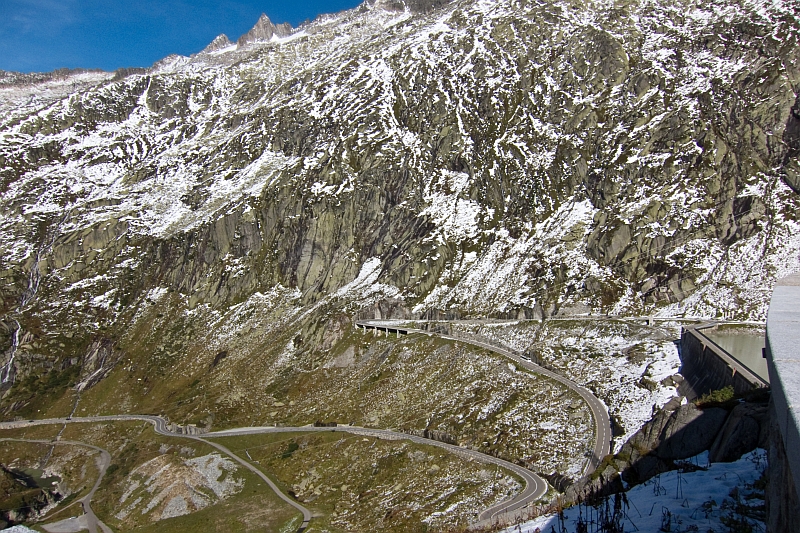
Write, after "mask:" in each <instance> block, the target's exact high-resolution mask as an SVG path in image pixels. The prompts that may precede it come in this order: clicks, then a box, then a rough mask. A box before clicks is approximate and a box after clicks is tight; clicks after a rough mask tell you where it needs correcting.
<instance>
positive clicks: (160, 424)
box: [0, 415, 547, 533]
mask: <svg viewBox="0 0 800 533" xmlns="http://www.w3.org/2000/svg"><path fill="white" fill-rule="evenodd" d="M128 421H144V422H149V423H151V424H153V428H154V430H155V432H156V433H158V434H159V435H164V436H167V437H180V438H185V439H192V440H196V441H200V442H203V443H205V444H208V445H209V446H212V447H214V448H216V449H217V450H219V451H221V452H222V453H224V454H226V455H228V456H229V457H231V458H233V459H234V460H235V461H236V462H238V463H239V464H241V465H242V466H244V467H245V468H247V469H248V470H250V471H251V472H253V473H254V474H256V475H257V476H259V477H260V478H261V479H262V480H264V482H266V483H267V485H268V486H269V487H270V488H271V489H272V490H273V491H274V492H275V494H277V495H278V496H279V497H280V498H281V499H282V500H283V501H285V502H286V503H288V504H289V505H291V506H292V507H294V508H295V509H297V510H298V511H300V512H301V513H302V514H303V522H302V524H301V525H300V527H299V528H298V530H297V531H298V533H301V532H302V531H304V530H305V529H306V528H307V527H308V524H309V522H310V521H311V518H312V514H311V511H310V510H309V509H307V508H306V507H304V506H303V505H301V504H299V503H298V502H296V501H295V500H293V499H292V498H290V497H289V496H287V495H286V494H284V493H283V492H282V491H281V490H280V489H279V488H278V487H277V485H276V484H275V483H274V482H273V481H272V480H271V479H270V478H269V477H267V476H266V475H265V474H264V473H263V472H262V471H261V470H260V469H258V468H257V467H255V466H254V465H253V464H251V463H249V462H247V461H245V460H244V459H242V458H241V457H239V456H238V455H236V454H235V453H233V452H232V451H231V450H230V449H228V448H227V447H225V446H223V445H222V444H219V443H217V442H214V441H212V440H207V439H209V438H221V437H233V436H237V435H255V434H262V433H313V432H325V431H328V432H330V431H334V432H341V433H351V434H355V435H363V436H366V437H373V438H379V439H385V440H410V441H412V442H415V443H418V444H425V445H428V446H436V447H438V448H442V449H444V450H446V451H448V452H450V453H453V454H456V455H459V456H461V457H464V458H468V459H471V460H474V461H478V462H480V463H484V464H493V465H497V466H499V467H501V468H504V469H506V470H510V471H511V472H514V473H515V474H516V475H517V476H519V477H520V478H522V480H523V482H524V483H525V488H524V489H523V490H522V492H520V493H518V494H517V495H516V496H514V498H512V499H511V500H507V501H503V502H500V503H498V504H496V505H493V506H491V507H489V508H488V509H485V510H484V511H483V512H482V513H481V514H480V516H479V521H480V522H479V523H485V522H491V521H494V520H496V519H497V518H498V517H500V516H503V517H507V516H508V515H509V513H517V514H521V512H522V509H523V508H524V507H525V506H527V505H528V504H529V503H530V502H533V501H536V500H538V499H539V498H541V497H542V496H544V494H545V493H546V492H547V483H546V482H545V481H544V480H543V479H542V478H540V477H539V476H537V475H536V474H534V473H533V472H531V471H530V470H528V469H527V468H523V467H521V466H519V465H515V464H513V463H510V462H508V461H504V460H502V459H499V458H497V457H493V456H491V455H486V454H483V453H480V452H477V451H475V450H470V449H468V448H462V447H460V446H455V445H453V444H448V443H445V442H439V441H435V440H431V439H426V438H424V437H419V436H417V435H410V434H407V433H400V432H397V431H392V430H386V429H373V428H363V427H358V426H336V427H315V426H296V427H272V426H267V427H243V428H233V429H227V430H222V431H215V432H211V433H204V434H203V435H202V437H200V436H197V435H185V434H182V433H175V432H172V431H170V430H169V423H168V422H167V420H165V419H164V418H161V417H160V416H154V415H110V416H87V417H70V418H46V419H40V420H20V421H14V422H0V430H2V429H17V428H24V427H30V426H40V425H50V424H53V425H59V424H70V423H72V424H79V423H95V424H96V423H102V422H128ZM43 442H47V443H52V441H43ZM60 442H63V443H66V442H71V441H60ZM87 446H89V447H92V448H95V449H98V450H100V448H96V447H94V446H91V445H87ZM106 453H107V452H106ZM109 463H110V456H109V457H108V458H107V460H106V461H105V463H104V464H105V467H104V468H103V473H105V469H106V468H107V467H108V464H109ZM101 479H102V475H101V476H100V477H99V478H98V480H97V482H96V483H95V487H94V488H93V489H92V491H91V492H90V493H89V494H88V495H87V496H86V497H85V498H84V500H85V502H86V503H85V505H84V509H86V513H87V515H88V514H89V513H90V512H91V507H90V505H89V502H90V501H91V498H92V496H93V495H94V492H95V491H96V490H97V487H98V486H99V484H100V480H101ZM92 516H94V515H93V513H92ZM87 519H88V520H90V521H91V518H90V517H87ZM94 520H97V519H96V517H94ZM98 523H99V521H98ZM101 527H102V528H103V531H104V533H108V531H110V530H108V529H107V528H106V526H105V524H102V526H101Z"/></svg>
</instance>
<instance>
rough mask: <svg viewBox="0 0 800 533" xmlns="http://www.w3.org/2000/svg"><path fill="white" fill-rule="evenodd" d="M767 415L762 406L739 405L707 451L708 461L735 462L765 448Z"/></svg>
mask: <svg viewBox="0 0 800 533" xmlns="http://www.w3.org/2000/svg"><path fill="white" fill-rule="evenodd" d="M768 428H769V415H768V410H767V406H766V405H763V404H747V403H743V404H739V405H737V406H736V407H734V409H733V411H731V413H730V414H729V415H728V418H727V420H725V425H724V426H723V427H722V430H721V431H720V432H719V434H718V435H717V438H716V439H715V440H714V444H713V445H712V446H711V449H710V450H709V455H708V460H709V461H711V462H713V463H716V462H730V461H736V460H738V459H739V458H741V457H742V455H744V454H746V453H748V452H751V451H753V450H754V449H756V448H757V447H759V448H766V447H767V445H768V444H767V433H768Z"/></svg>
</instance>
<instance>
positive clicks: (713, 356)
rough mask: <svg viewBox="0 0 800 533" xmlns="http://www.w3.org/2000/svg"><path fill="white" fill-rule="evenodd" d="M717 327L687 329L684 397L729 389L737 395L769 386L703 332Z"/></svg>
mask: <svg viewBox="0 0 800 533" xmlns="http://www.w3.org/2000/svg"><path fill="white" fill-rule="evenodd" d="M716 325H717V323H716V322H705V323H703V324H699V325H692V326H689V325H687V326H684V327H683V331H682V332H681V374H682V375H683V377H684V378H686V381H685V382H684V386H683V387H681V394H683V395H684V396H686V397H687V398H689V399H693V398H695V397H697V396H701V395H703V394H705V393H707V392H710V391H712V390H717V389H722V388H724V387H727V386H731V387H733V390H734V392H735V393H736V394H741V393H745V392H747V391H750V390H753V389H757V388H762V387H769V383H768V382H767V381H765V380H764V379H762V378H761V377H760V376H759V375H758V374H756V373H755V372H753V371H752V370H751V369H750V368H748V367H747V366H746V365H745V364H743V363H742V362H741V361H739V360H738V359H736V358H735V357H734V356H733V355H732V354H730V353H728V352H727V351H725V350H724V349H723V348H722V347H721V346H719V345H718V344H717V343H716V342H714V340H713V339H711V338H710V337H709V336H708V335H706V334H705V333H704V332H703V331H704V330H708V329H711V328H714V327H715V326H716Z"/></svg>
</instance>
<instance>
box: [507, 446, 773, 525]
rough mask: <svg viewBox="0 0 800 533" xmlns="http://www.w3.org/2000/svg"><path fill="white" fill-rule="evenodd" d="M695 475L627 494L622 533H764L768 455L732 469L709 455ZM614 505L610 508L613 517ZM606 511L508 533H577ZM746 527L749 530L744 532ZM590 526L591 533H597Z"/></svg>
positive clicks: (579, 511)
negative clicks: (765, 477)
mask: <svg viewBox="0 0 800 533" xmlns="http://www.w3.org/2000/svg"><path fill="white" fill-rule="evenodd" d="M687 463H690V464H692V465H694V466H696V467H700V469H699V470H697V471H694V472H689V471H688V470H690V469H686V471H680V470H676V471H673V472H667V473H665V474H661V475H659V476H656V477H655V478H653V479H651V480H650V481H648V482H647V483H644V484H642V485H638V486H636V487H634V488H633V489H631V490H630V491H628V492H627V493H625V496H626V498H625V499H627V503H625V499H621V500H622V505H621V513H620V514H619V515H618V518H619V520H620V522H619V523H620V524H621V525H622V526H623V527H624V531H673V532H684V531H702V532H703V533H706V532H709V533H710V532H721V531H733V529H731V528H732V526H733V525H738V526H742V529H736V531H765V528H766V526H765V524H764V522H763V513H764V510H763V506H764V493H763V485H762V481H761V477H762V474H763V473H764V470H765V469H766V467H767V454H766V451H764V450H761V449H758V450H755V451H754V452H752V453H750V454H747V455H745V456H744V457H742V458H741V459H739V460H738V461H736V462H734V463H711V464H709V463H708V452H703V453H702V454H700V455H698V456H696V457H693V458H692V459H689V460H688V461H687ZM613 500H614V498H613V497H612V498H611V502H609V508H610V509H612V512H613V508H614V505H613ZM603 510H605V504H603V505H601V506H599V507H598V508H597V509H595V508H591V507H586V506H580V507H578V506H576V507H571V508H569V509H566V510H565V511H564V518H563V524H564V525H565V526H566V529H564V530H562V528H561V525H560V524H559V517H558V516H557V515H547V516H541V517H539V518H537V519H535V520H532V521H530V522H526V523H524V524H521V525H517V526H514V527H513V528H509V529H507V530H506V533H536V532H542V533H545V532H549V531H559V532H561V531H567V532H570V533H571V532H574V531H579V527H580V522H581V521H582V522H583V523H587V522H588V521H589V520H594V521H595V524H596V523H597V521H598V517H599V516H600V515H601V514H602V511H603ZM747 526H749V528H746V527H747ZM594 527H595V526H593V525H589V531H595V529H594Z"/></svg>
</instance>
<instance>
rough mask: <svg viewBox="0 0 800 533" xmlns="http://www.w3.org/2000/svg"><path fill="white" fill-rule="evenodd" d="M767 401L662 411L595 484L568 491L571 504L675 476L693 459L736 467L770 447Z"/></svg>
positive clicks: (602, 469) (585, 483)
mask: <svg viewBox="0 0 800 533" xmlns="http://www.w3.org/2000/svg"><path fill="white" fill-rule="evenodd" d="M769 423H770V421H769V415H768V410H767V404H766V403H765V401H764V399H763V398H756V399H754V401H750V402H743V403H737V404H736V405H735V406H733V407H728V408H725V407H707V408H701V407H698V406H697V405H695V404H693V403H689V404H686V405H683V406H680V407H678V408H676V409H675V410H674V411H667V410H662V411H659V412H658V413H656V415H655V416H654V417H653V419H652V420H651V421H650V422H648V423H647V424H645V425H644V426H643V427H642V428H641V429H640V430H639V431H638V432H636V434H634V435H633V437H631V438H630V439H629V440H628V442H626V443H625V445H623V447H622V449H621V450H620V452H619V453H618V454H616V455H614V456H608V457H606V458H605V459H604V461H603V463H601V465H600V466H599V467H598V469H597V470H596V471H595V473H594V474H592V476H590V478H589V479H584V480H582V481H579V482H577V483H575V484H573V485H571V486H569V487H568V488H567V489H566V491H565V498H566V500H567V501H572V502H577V501H587V500H589V501H591V500H593V499H595V498H599V497H602V496H608V495H609V494H614V493H616V492H620V491H622V490H623V484H622V481H623V480H624V481H625V483H627V484H628V485H636V484H639V483H643V482H645V481H647V480H648V479H650V478H652V477H654V476H656V475H658V474H660V473H662V472H668V471H670V470H675V469H679V468H684V467H685V466H686V465H684V463H683V462H682V460H683V459H688V458H690V457H694V456H695V455H698V454H700V453H702V452H703V451H706V450H709V461H711V462H717V461H736V460H738V459H739V458H740V457H742V455H744V454H745V453H748V452H750V451H752V450H754V449H755V448H756V447H762V448H764V447H766V445H767V441H768V439H767V431H768V428H769Z"/></svg>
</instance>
